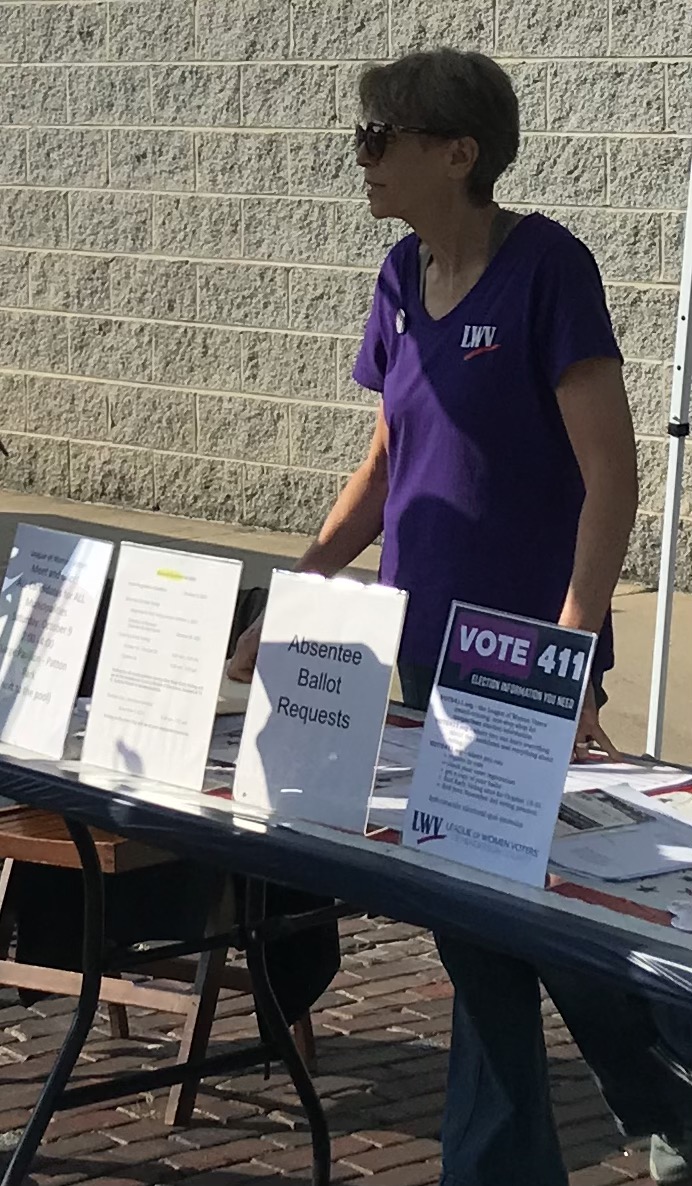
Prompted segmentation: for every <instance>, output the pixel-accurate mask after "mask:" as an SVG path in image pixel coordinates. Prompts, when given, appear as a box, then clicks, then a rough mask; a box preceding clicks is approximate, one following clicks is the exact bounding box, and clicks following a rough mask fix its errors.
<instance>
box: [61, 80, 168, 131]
mask: <svg viewBox="0 0 692 1186" xmlns="http://www.w3.org/2000/svg"><path fill="white" fill-rule="evenodd" d="M67 85H68V94H69V105H70V122H71V123H74V124H108V125H110V126H111V127H113V126H117V125H118V124H148V123H150V122H151V118H152V115H151V97H150V93H149V68H148V67H147V66H73V67H72V68H71V69H70V71H69V75H68V83H67Z"/></svg>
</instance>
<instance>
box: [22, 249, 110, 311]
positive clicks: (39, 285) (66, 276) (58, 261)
mask: <svg viewBox="0 0 692 1186" xmlns="http://www.w3.org/2000/svg"><path fill="white" fill-rule="evenodd" d="M110 266H111V261H110V260H108V259H102V258H101V257H100V256H88V255H69V256H66V255H52V254H43V253H42V254H40V255H39V254H35V255H32V257H31V264H30V275H31V304H32V305H33V306H34V308H35V309H56V310H61V311H64V312H68V313H110V311H111V294H110Z"/></svg>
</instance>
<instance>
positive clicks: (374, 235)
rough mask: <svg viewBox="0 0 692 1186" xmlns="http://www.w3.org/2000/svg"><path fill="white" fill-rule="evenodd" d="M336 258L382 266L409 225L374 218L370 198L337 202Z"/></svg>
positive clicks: (361, 265)
mask: <svg viewBox="0 0 692 1186" xmlns="http://www.w3.org/2000/svg"><path fill="white" fill-rule="evenodd" d="M334 212H335V216H336V221H335V228H334V243H335V248H336V250H335V253H334V262H335V263H337V264H346V265H350V266H351V267H356V268H379V267H380V265H381V264H382V261H383V259H384V258H385V256H386V255H387V253H388V252H389V251H390V250H391V248H392V247H393V246H394V244H395V243H396V242H397V241H398V240H399V239H400V238H401V237H402V236H403V235H405V234H407V233H408V230H409V228H408V227H407V226H405V225H404V224H403V223H401V222H395V221H394V219H388V218H382V219H379V218H373V216H372V214H371V213H370V207H369V205H368V203H367V202H337V203H336V206H335V211H334Z"/></svg>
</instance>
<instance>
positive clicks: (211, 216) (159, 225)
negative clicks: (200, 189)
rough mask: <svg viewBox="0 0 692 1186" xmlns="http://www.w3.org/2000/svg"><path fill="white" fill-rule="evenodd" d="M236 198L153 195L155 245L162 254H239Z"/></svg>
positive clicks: (216, 256)
mask: <svg viewBox="0 0 692 1186" xmlns="http://www.w3.org/2000/svg"><path fill="white" fill-rule="evenodd" d="M241 246H242V243H241V223H240V201H239V200H238V199H237V198H223V197H213V198H202V197H197V196H191V197H168V196H166V195H164V194H157V195H156V197H155V198H154V247H155V249H156V250H157V251H162V252H163V253H164V254H165V255H185V256H211V257H212V258H213V259H228V258H233V257H234V256H239V255H240V253H241Z"/></svg>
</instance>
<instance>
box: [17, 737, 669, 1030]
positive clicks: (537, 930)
mask: <svg viewBox="0 0 692 1186" xmlns="http://www.w3.org/2000/svg"><path fill="white" fill-rule="evenodd" d="M104 773H105V772H104ZM108 777H109V778H113V776H108ZM97 782H98V778H97V777H96V778H95V779H94V780H93V784H92V782H91V781H89V782H86V781H85V774H84V772H82V773H81V776H80V778H78V777H77V776H76V775H74V774H70V773H66V772H63V771H60V770H59V769H58V768H57V766H56V765H55V764H52V763H49V762H37V763H36V765H35V766H34V765H29V764H28V763H27V761H26V760H18V759H16V758H15V757H12V756H7V755H2V754H0V795H2V796H7V797H8V798H10V799H12V800H14V801H16V802H19V803H24V804H28V805H31V806H32V807H36V808H41V809H43V810H45V811H51V812H55V813H57V814H59V815H62V816H65V817H67V818H71V819H75V820H79V821H81V822H82V823H85V824H88V825H90V826H92V827H98V828H102V829H104V830H106V831H110V832H114V833H117V834H118V835H121V836H126V837H130V838H132V839H137V840H139V841H141V842H143V843H146V844H150V845H155V846H158V847H159V848H163V849H165V850H166V851H169V852H173V853H176V854H179V855H180V856H181V857H187V858H191V859H195V860H198V861H201V862H211V863H212V864H214V865H216V866H218V867H220V868H224V869H228V870H232V871H234V872H236V873H240V874H244V875H248V876H255V877H260V878H265V879H267V880H271V881H275V882H279V883H283V884H285V885H290V886H293V887H294V888H296V889H303V890H309V891H311V892H313V893H316V894H319V895H327V896H331V897H335V898H340V899H342V900H344V901H346V902H348V903H350V904H352V906H353V907H354V909H356V910H361V911H363V912H369V913H372V914H380V915H385V916H387V917H389V918H393V919H397V920H401V921H405V922H408V923H412V924H416V925H418V926H422V927H427V928H429V929H430V930H440V931H449V932H454V933H457V934H458V935H460V936H462V937H464V938H466V939H473V940H477V941H478V942H480V943H483V944H484V945H486V946H488V947H493V948H496V949H499V950H502V951H504V952H507V953H509V954H511V955H514V956H517V957H519V958H522V959H526V960H529V961H532V962H536V963H537V964H539V963H542V964H556V965H561V966H565V967H570V968H573V969H575V970H579V971H581V972H585V973H590V974H594V975H596V976H598V977H602V978H604V979H606V980H608V981H610V982H614V983H617V984H620V985H621V986H623V987H626V986H629V987H630V988H631V989H632V990H633V991H638V992H640V993H642V994H644V995H645V996H647V997H648V998H650V999H652V1000H655V1001H656V1002H658V1003H660V1004H678V1005H682V1006H684V1007H686V1008H687V1009H689V1010H690V1011H692V934H684V933H682V932H677V933H675V934H674V935H670V936H669V935H668V934H667V929H666V928H665V927H660V928H651V929H652V930H656V931H658V930H660V937H659V935H658V934H655V935H649V934H646V935H643V934H641V933H639V932H636V931H634V930H629V931H628V929H627V919H626V917H624V916H621V915H616V914H613V923H612V924H611V923H610V922H609V921H608V922H607V923H604V922H603V921H601V920H600V919H595V918H593V917H587V915H586V914H584V915H581V914H575V913H574V912H570V910H568V909H567V908H566V905H565V909H561V908H560V905H561V903H560V900H559V899H557V900H556V898H557V896H556V895H554V894H548V893H545V895H543V894H542V893H540V894H538V895H534V898H536V897H537V898H538V900H526V899H525V898H524V897H522V896H521V894H520V893H518V892H513V890H512V884H511V883H510V882H506V883H503V884H504V885H506V887H507V888H506V889H504V888H501V889H498V888H495V887H493V888H490V887H488V886H485V885H479V884H477V883H475V882H474V881H473V880H468V881H466V880H459V878H458V877H451V876H447V875H445V874H444V872H441V871H440V870H439V869H435V868H428V867H421V866H418V865H411V864H407V863H405V862H404V861H400V860H397V859H393V858H392V856H391V855H389V854H388V852H387V849H386V847H385V846H383V845H381V844H378V843H376V842H372V843H370V844H363V845H360V846H359V847H355V848H354V847H349V846H347V845H346V844H344V843H340V842H339V839H338V834H335V836H334V837H332V836H331V835H329V834H327V833H326V830H323V833H324V834H323V833H321V834H320V835H314V834H306V833H304V832H301V831H299V830H297V829H296V828H289V827H287V826H282V825H281V824H274V823H267V824H264V825H263V826H262V827H261V828H260V829H258V830H257V831H253V830H248V829H247V827H242V826H239V825H238V823H237V822H234V818H233V815H232V814H231V813H230V812H228V811H225V810H223V809H220V808H219V807H218V806H215V805H214V798H213V797H210V796H208V795H207V796H203V795H195V794H194V793H190V795H189V796H188V797H187V798H186V797H185V795H183V796H180V795H179V794H177V793H174V794H171V796H170V799H168V798H167V797H166V795H165V788H163V787H161V791H162V792H164V793H163V794H158V793H157V794H155V795H152V794H151V793H148V792H147V791H146V790H143V789H140V788H138V787H137V784H136V780H134V779H133V780H131V781H130V783H129V784H128V785H125V784H124V783H120V782H118V785H117V789H116V790H105V789H103V787H99V786H98V785H95V784H96V783H97ZM149 786H151V784H149ZM522 888H523V887H519V889H520V890H521V889H522ZM620 892H621V893H622V891H620ZM571 911H573V905H572V907H571Z"/></svg>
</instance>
